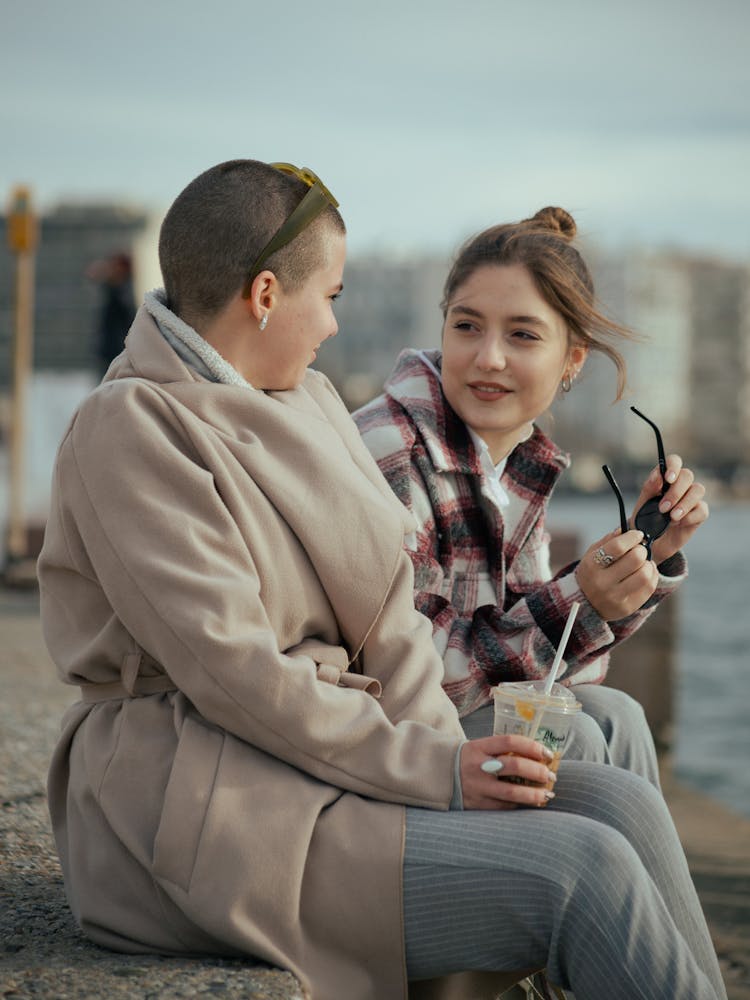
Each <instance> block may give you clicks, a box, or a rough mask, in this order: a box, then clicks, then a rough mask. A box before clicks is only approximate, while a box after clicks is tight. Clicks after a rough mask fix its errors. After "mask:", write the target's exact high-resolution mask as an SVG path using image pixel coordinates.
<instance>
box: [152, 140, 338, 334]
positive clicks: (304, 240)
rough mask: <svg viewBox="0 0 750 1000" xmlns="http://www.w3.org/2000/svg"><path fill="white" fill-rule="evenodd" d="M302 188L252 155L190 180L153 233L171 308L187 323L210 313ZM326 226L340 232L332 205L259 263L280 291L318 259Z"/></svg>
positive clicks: (232, 290)
mask: <svg viewBox="0 0 750 1000" xmlns="http://www.w3.org/2000/svg"><path fill="white" fill-rule="evenodd" d="M307 190H308V189H307V186H306V185H305V183H304V182H303V181H301V180H299V179H298V178H296V177H291V176H290V175H288V174H285V173H282V172H281V171H279V170H276V169H274V168H273V167H271V166H270V165H269V164H267V163H261V162H260V161H258V160H230V161H228V162H226V163H220V164H218V165H217V166H215V167H211V168H210V169H209V170H206V171H205V172H204V173H202V174H200V175H199V176H198V177H196V178H195V180H193V181H191V182H190V184H188V186H187V187H186V188H185V189H184V190H183V191H182V192H181V193H180V194H179V195H178V196H177V198H176V199H175V201H174V203H173V204H172V206H171V208H170V209H169V211H168V212H167V214H166V216H165V218H164V221H163V223H162V226H161V231H160V233H159V264H160V266H161V272H162V277H163V279H164V287H165V290H166V293H167V304H168V306H169V308H170V309H171V310H172V312H174V313H176V314H177V315H178V316H180V317H181V318H182V319H183V320H185V322H186V323H189V324H190V325H191V326H197V325H200V324H202V323H204V322H205V321H207V320H210V319H212V318H213V317H214V316H216V314H217V313H218V312H220V310H221V309H222V308H223V307H224V306H225V305H226V304H227V302H228V301H229V300H230V299H231V298H232V296H233V295H235V294H236V293H237V292H238V291H239V290H240V288H241V287H242V285H243V283H244V282H245V280H246V278H247V276H248V274H249V272H250V269H251V267H252V266H253V263H254V262H255V260H256V259H257V257H258V255H259V254H260V252H261V250H263V248H264V247H265V246H266V244H267V243H268V241H269V240H270V239H271V237H272V236H273V235H274V233H275V232H276V231H277V230H278V229H279V227H280V226H281V225H282V224H283V222H284V221H285V219H287V218H288V217H289V215H291V213H292V211H293V210H294V208H295V207H296V206H297V205H298V204H299V202H300V201H301V200H302V198H303V197H304V195H305V193H306V191H307ZM331 230H333V231H335V232H340V233H344V232H346V227H345V226H344V221H343V219H342V218H341V215H340V214H339V212H338V211H337V210H336V209H335V208H334V206H333V205H329V206H327V207H326V208H325V210H324V211H323V212H322V213H321V214H320V215H319V216H318V218H317V219H315V220H314V221H313V222H312V223H311V224H310V225H309V226H308V227H307V228H306V229H304V230H303V231H302V232H301V233H300V234H299V235H298V236H296V237H295V238H294V239H293V240H292V242H291V243H288V244H287V245H286V246H284V247H282V248H281V249H280V250H277V251H276V253H274V254H272V255H271V256H270V257H269V258H268V260H267V261H266V262H265V264H264V268H267V269H268V270H269V271H273V273H274V274H275V275H276V277H277V279H278V280H279V282H280V284H281V286H282V288H283V289H284V290H285V291H294V290H295V289H296V288H298V287H299V286H300V285H301V284H302V283H303V282H304V281H305V280H306V279H307V277H308V276H309V275H310V274H311V273H312V272H313V271H314V270H316V269H317V268H318V267H321V266H322V265H323V263H324V259H325V253H326V235H327V233H328V232H330V231H331Z"/></svg>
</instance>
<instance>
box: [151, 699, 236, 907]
mask: <svg viewBox="0 0 750 1000" xmlns="http://www.w3.org/2000/svg"><path fill="white" fill-rule="evenodd" d="M223 747H224V734H223V733H222V732H221V731H220V730H218V729H214V728H213V727H211V726H208V725H207V724H206V723H204V722H202V721H201V720H200V719H196V718H194V717H191V716H187V717H186V718H185V720H184V722H183V725H182V730H181V732H180V737H179V740H178V743H177V750H176V751H175V755H174V760H173V762H172V770H171V772H170V775H169V780H168V782H167V787H166V791H165V793H164V806H163V809H162V813H161V818H160V820H159V827H158V829H157V831H156V839H155V841H154V859H153V872H154V876H155V877H156V878H157V879H166V880H167V881H169V882H172V883H174V884H175V885H177V886H179V887H180V888H181V889H183V890H184V891H185V892H187V891H189V889H190V880H191V878H192V874H193V869H194V867H195V861H196V857H197V855H198V848H199V845H200V840H201V836H202V834H203V827H204V824H205V821H206V816H207V814H208V810H209V806H210V803H211V798H212V795H213V791H214V785H215V782H216V774H217V771H218V768H219V761H220V759H221V754H222V750H223Z"/></svg>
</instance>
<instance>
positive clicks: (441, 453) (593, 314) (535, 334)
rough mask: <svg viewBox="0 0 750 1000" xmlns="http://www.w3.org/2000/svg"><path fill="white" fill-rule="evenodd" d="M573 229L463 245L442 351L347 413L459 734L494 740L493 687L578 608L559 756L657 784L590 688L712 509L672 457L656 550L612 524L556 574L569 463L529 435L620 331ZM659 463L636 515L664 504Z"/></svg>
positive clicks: (616, 708) (568, 222)
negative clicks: (552, 504) (377, 472)
mask: <svg viewBox="0 0 750 1000" xmlns="http://www.w3.org/2000/svg"><path fill="white" fill-rule="evenodd" d="M575 235H576V224H575V222H574V220H573V218H572V217H571V216H570V214H569V213H568V212H566V211H565V210H564V209H562V208H554V207H548V208H543V209H542V210H541V211H539V212H537V213H536V215H534V216H533V218H530V219H525V220H523V221H522V222H518V223H510V224H506V225H498V226H493V227H491V228H489V229H487V230H485V231H484V232H482V233H480V234H479V235H477V236H475V237H474V238H473V239H470V240H469V241H468V242H467V243H466V244H465V245H464V246H463V247H462V249H461V250H460V252H459V253H458V256H457V258H456V260H455V263H454V264H453V266H452V268H451V270H450V273H449V274H448V278H447V280H446V282H445V289H444V296H443V301H442V310H443V317H444V322H443V331H442V348H441V350H432V351H417V350H406V351H403V352H402V354H401V355H400V356H399V358H398V361H397V362H396V366H395V368H394V370H393V372H392V374H391V375H390V377H389V378H388V380H387V382H386V384H385V387H384V393H383V395H381V396H379V397H378V398H377V399H375V400H374V401H372V402H371V403H369V404H368V405H366V406H365V407H363V408H362V409H361V410H359V411H358V412H357V413H356V414H355V420H356V422H357V424H358V426H359V429H360V433H361V434H362V437H363V439H364V442H365V444H366V445H367V447H368V448H369V450H370V452H371V453H372V455H373V456H374V457H375V458H376V460H377V462H378V465H379V466H380V469H381V471H382V472H383V473H384V475H385V477H386V479H388V481H389V483H390V484H391V487H392V489H393V490H394V492H395V493H396V495H397V496H398V498H399V499H400V500H401V502H402V503H403V504H404V505H405V506H406V507H407V508H408V509H409V510H410V511H411V512H412V514H413V515H414V517H415V520H416V530H415V532H414V534H413V535H412V537H411V545H410V554H411V557H412V562H413V564H414V570H415V603H416V606H417V608H418V610H420V611H422V612H423V613H424V614H425V615H427V617H428V618H430V619H431V621H432V624H433V638H434V641H435V644H436V646H437V648H438V650H439V652H440V654H441V656H442V659H443V665H444V680H443V684H444V687H445V689H446V691H447V693H448V694H449V695H450V697H451V699H452V700H453V702H454V703H455V704H456V706H457V708H458V711H459V715H460V716H461V717H462V722H463V724H464V728H465V730H466V732H467V733H468V734H471V735H479V734H486V733H487V732H491V731H492V709H491V705H490V702H491V688H492V686H493V685H495V684H497V683H498V682H500V681H518V680H535V679H538V678H541V677H544V676H546V674H547V672H548V670H549V665H550V663H551V661H552V658H553V655H554V651H555V648H556V646H557V644H558V642H559V640H560V637H561V635H562V632H563V628H564V626H565V622H566V619H567V617H568V614H569V611H570V608H571V605H572V604H573V602H576V601H577V602H579V604H580V610H579V612H578V615H577V618H576V621H575V624H574V626H573V631H572V634H571V636H570V640H569V642H568V645H567V649H566V653H565V658H564V670H563V671H562V672H561V675H560V676H559V678H558V680H560V681H561V682H562V683H563V684H564V685H569V686H574V691H575V695H576V697H577V698H578V700H579V701H580V702H581V703H582V705H583V709H584V712H583V714H582V715H581V718H580V720H579V721H578V722H577V724H576V731H575V736H574V741H573V744H572V746H571V747H570V749H569V750H568V751H567V756H568V757H569V758H575V757H580V758H585V759H588V760H597V761H604V762H609V763H614V764H616V765H618V766H620V767H625V768H627V769H629V770H634V771H636V772H638V773H640V774H642V775H643V776H645V777H647V778H648V779H649V780H650V781H651V782H652V783H654V784H657V785H658V771H657V762H656V754H655V751H654V746H653V740H652V738H651V735H650V733H649V731H648V727H647V725H646V722H645V718H644V715H643V711H642V709H641V707H640V706H639V705H638V704H637V703H636V702H635V701H634V700H633V699H631V698H630V697H629V696H627V695H625V694H624V693H622V692H619V691H615V690H613V689H610V688H606V687H603V686H601V683H600V682H601V681H603V680H604V678H605V676H606V673H607V667H608V661H609V651H610V650H611V648H612V647H613V646H614V645H615V644H618V643H620V642H622V641H623V640H625V639H627V637H628V636H630V635H632V634H633V632H634V631H635V630H636V629H638V628H639V627H640V626H641V625H642V624H643V622H644V621H645V620H646V619H647V618H648V617H649V615H650V614H651V613H652V612H653V611H654V609H655V607H656V606H657V604H658V603H659V602H660V601H661V600H663V599H664V598H665V597H666V596H667V595H668V594H670V593H671V592H672V591H673V590H675V588H676V587H677V586H679V584H680V583H681V582H682V580H683V579H684V578H685V575H686V572H687V570H686V563H685V559H684V556H683V555H682V552H681V549H682V546H683V545H684V544H685V542H687V540H688V539H689V538H690V536H691V535H692V534H693V533H694V532H695V530H696V529H697V528H698V527H699V525H700V524H701V523H702V522H703V521H704V520H705V519H706V517H707V516H708V508H707V506H706V504H705V503H704V502H703V494H704V489H703V487H702V486H701V485H700V484H698V483H696V482H694V477H693V474H692V472H690V470H689V469H686V468H684V467H683V465H682V461H681V459H680V458H679V456H677V455H670V456H669V457H668V459H667V469H666V475H665V479H666V482H667V483H669V489H668V490H667V492H666V493H665V495H664V497H663V498H662V500H661V502H660V509H661V510H664V511H667V510H668V511H669V516H670V519H671V523H670V525H669V528H668V530H667V531H666V532H665V533H664V534H663V535H662V537H661V538H659V539H658V540H657V541H656V542H654V543H653V547H652V558H651V559H649V558H648V554H647V551H646V548H645V547H644V546H643V545H642V544H640V543H641V540H642V538H643V535H642V532H640V531H637V530H628V531H626V532H625V533H624V534H623V533H621V532H620V530H619V529H617V530H615V531H612V532H610V533H609V534H607V535H605V536H604V537H603V538H599V539H596V540H595V541H594V542H593V543H592V544H591V545H590V546H589V547H588V548H587V550H586V551H585V553H584V554H583V556H582V557H581V559H580V560H578V561H577V562H575V563H572V564H570V565H568V566H565V567H564V568H563V569H561V570H560V571H559V572H558V573H557V574H555V575H554V576H553V575H552V572H551V569H550V556H549V535H548V533H547V529H546V526H545V515H546V512H547V505H548V501H549V498H550V495H551V493H552V490H553V489H554V486H555V484H556V482H557V480H558V478H559V476H560V475H561V473H562V472H563V471H564V470H565V469H566V468H567V467H568V465H569V458H568V456H567V455H566V454H564V453H563V452H562V451H561V450H560V449H559V448H558V447H557V446H556V445H555V444H554V443H553V442H552V441H551V440H550V439H549V438H548V437H547V436H546V435H545V434H544V433H543V432H542V431H541V430H540V429H539V428H538V427H537V426H536V424H535V421H536V420H537V418H539V417H540V416H541V415H542V414H543V413H544V412H545V411H546V410H547V409H548V408H549V407H550V405H551V404H552V403H553V402H554V401H555V399H556V397H558V396H559V395H560V394H561V393H565V392H568V391H570V389H571V387H572V386H573V385H574V383H575V380H576V379H577V377H578V376H579V374H580V372H581V369H582V368H583V366H584V364H585V362H586V359H587V357H588V355H589V353H590V352H592V351H599V352H601V353H603V354H605V355H606V356H607V357H608V358H610V359H611V361H612V362H613V363H614V365H615V367H616V369H617V378H618V385H617V398H618V399H619V398H620V397H621V396H622V393H623V390H624V385H625V362H624V359H623V357H622V355H621V354H620V352H619V351H618V349H617V346H616V344H617V342H618V341H619V340H622V339H623V338H625V337H628V336H630V334H629V332H628V331H627V330H625V329H624V328H623V327H621V326H619V325H617V324H616V323H614V322H612V321H611V320H609V319H608V318H607V317H606V316H605V315H603V313H602V312H601V311H600V309H599V307H598V305H597V302H596V299H595V295H594V284H593V281H592V278H591V274H590V271H589V269H588V267H587V265H586V262H585V261H584V259H583V257H582V256H581V254H580V252H579V251H578V249H577V248H576V247H575V245H574V242H573V240H574V237H575ZM661 489H662V478H661V475H660V473H659V470H658V469H655V470H654V471H653V472H652V473H651V474H650V475H649V477H648V479H647V480H646V482H645V483H644V484H643V488H642V491H641V495H640V497H639V499H638V502H637V504H636V507H635V509H636V510H637V509H639V508H640V506H641V505H642V504H643V503H644V501H645V500H646V499H647V498H648V497H653V496H655V495H658V494H659V493H660V491H661Z"/></svg>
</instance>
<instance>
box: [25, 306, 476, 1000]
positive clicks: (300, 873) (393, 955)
mask: <svg viewBox="0 0 750 1000" xmlns="http://www.w3.org/2000/svg"><path fill="white" fill-rule="evenodd" d="M408 518H409V515H408V514H406V512H405V511H404V509H403V508H402V506H401V504H400V503H399V502H398V501H397V500H396V499H395V497H394V496H393V495H392V493H391V491H390V488H389V487H388V486H387V484H386V482H385V480H384V479H383V478H382V476H381V474H380V472H379V471H378V469H377V466H376V465H375V463H374V461H373V460H372V458H371V457H370V455H369V453H368V452H367V450H366V449H365V447H364V446H363V445H362V444H361V443H360V439H359V434H358V432H357V429H356V427H355V426H354V424H353V423H352V421H351V420H350V418H349V415H348V413H347V412H346V410H345V408H344V406H343V404H342V403H341V401H340V400H339V398H338V397H337V395H336V394H335V392H334V390H333V389H332V388H331V386H330V384H329V383H328V382H327V380H326V379H325V378H324V377H323V376H322V375H320V374H318V373H315V372H312V371H311V372H309V373H308V375H307V377H306V379H305V381H304V383H303V385H301V386H300V387H299V388H297V389H295V390H293V391H287V392H278V393H275V392H268V393H264V392H256V391H253V390H250V389H247V388H242V387H236V386H230V385H225V384H215V383H212V382H209V381H207V380H205V379H203V378H202V377H200V376H199V375H197V374H196V373H195V372H193V371H192V369H190V368H189V367H188V366H186V365H185V364H184V363H183V362H182V361H181V360H180V359H179V357H178V356H177V354H176V353H175V352H174V351H173V350H172V348H171V347H170V346H169V345H168V344H167V342H166V341H165V340H164V339H163V338H162V336H161V334H160V333H159V331H158V329H157V327H156V326H155V324H154V322H153V320H152V319H151V317H150V316H149V315H148V313H147V312H146V311H145V310H144V309H142V310H141V311H140V312H139V314H138V316H137V318H136V321H135V323H134V326H133V328H132V330H131V332H130V334H129V336H128V339H127V342H126V348H125V352H124V355H123V356H122V358H121V359H120V360H119V361H118V362H117V363H116V366H115V368H114V369H112V370H111V371H110V375H109V378H108V380H107V381H106V382H105V383H104V384H103V385H102V386H100V387H99V388H98V389H97V390H96V391H95V392H94V393H93V394H92V395H91V396H90V397H89V398H88V399H87V400H86V401H85V402H84V403H83V404H82V406H81V407H80V409H79V410H78V412H77V414H76V415H75V416H74V418H73V420H72V423H71V425H70V427H69V428H68V430H67V432H66V434H65V437H64V440H63V442H62V445H61V447H60V451H59V455H58V459H57V463H56V468H55V474H54V484H53V495H52V505H51V511H50V516H49V521H48V526H47V532H46V537H45V542H44V548H43V551H42V554H41V557H40V561H39V581H40V590H41V601H42V619H43V628H44V634H45V638H46V642H47V644H48V647H49V650H50V652H51V654H52V657H53V659H54V661H55V663H56V665H57V669H58V671H59V674H60V677H61V679H62V680H63V681H65V682H66V683H69V684H74V685H80V686H81V688H82V700H81V701H80V702H77V703H76V704H75V705H74V706H73V707H72V708H71V710H70V711H69V713H68V714H67V716H66V718H65V720H64V726H63V733H62V738H61V740H60V742H59V745H58V747H57V750H56V753H55V756H54V760H53V762H52V765H51V770H50V775H49V802H50V811H51V816H52V821H53V826H54V832H55V837H56V841H57V845H58V850H59V853H60V858H61V863H62V867H63V871H64V875H65V883H66V888H67V892H68V896H69V900H70V905H71V907H72V910H73V912H74V914H75V916H76V918H77V920H78V921H79V923H80V925H81V926H82V928H83V929H84V931H85V932H86V933H87V934H88V935H89V936H90V937H91V938H93V939H94V940H95V941H97V942H99V943H100V944H103V945H105V946H109V947H112V948H115V949H118V950H124V951H134V952H136V951H157V952H161V953H209V954H224V955H240V956H241V955H248V954H249V955H253V956H258V957H260V958H263V959H265V960H267V961H269V962H271V963H274V964H278V965H280V966H282V967H285V968H288V969H291V970H292V971H293V972H294V973H296V975H297V976H298V977H299V979H300V980H301V982H302V984H303V986H304V988H305V989H306V991H308V993H309V995H310V996H311V997H313V998H315V1000H337V998H342V1000H392V998H400V997H405V996H406V995H407V983H406V971H405V961H404V945H403V927H402V900H401V872H402V860H403V831H404V809H403V804H410V805H413V806H421V807H425V808H427V809H440V810H444V809H447V808H448V806H449V803H450V801H451V796H452V793H453V774H454V759H455V755H456V751H457V748H458V746H459V744H460V743H461V741H462V738H463V737H462V731H461V728H460V725H459V722H458V718H457V715H456V712H455V709H454V707H453V705H452V704H451V702H450V701H449V699H448V698H447V696H446V695H445V694H444V692H443V690H442V688H441V685H440V679H441V675H442V664H441V662H440V659H439V657H438V655H437V653H436V652H435V651H434V648H433V645H432V638H431V626H430V624H429V622H428V621H427V620H426V619H425V618H423V617H422V616H421V615H419V614H417V612H415V611H414V608H413V598H412V584H413V579H412V568H411V562H410V560H409V558H408V556H407V555H406V554H405V553H404V552H403V548H402V542H403V535H404V531H405V530H407V529H408V528H409V527H410V524H409V521H408Z"/></svg>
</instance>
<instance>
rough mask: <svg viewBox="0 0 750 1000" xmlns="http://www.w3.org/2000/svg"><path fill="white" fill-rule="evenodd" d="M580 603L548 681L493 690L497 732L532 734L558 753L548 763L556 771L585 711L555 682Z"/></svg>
mask: <svg viewBox="0 0 750 1000" xmlns="http://www.w3.org/2000/svg"><path fill="white" fill-rule="evenodd" d="M579 606H580V605H579V604H578V603H574V604H573V605H572V607H571V609H570V614H569V615H568V620H567V622H566V624H565V630H564V632H563V635H562V639H561V640H560V645H559V646H558V648H557V652H556V654H555V658H554V660H553V662H552V666H551V668H550V671H549V674H548V675H547V678H546V680H538V681H508V682H506V683H504V684H498V685H496V686H495V687H494V688H493V689H492V695H493V698H494V702H495V723H494V733H495V734H501V735H515V734H518V735H520V736H528V737H530V738H531V739H535V740H537V741H538V742H539V743H542V744H543V745H544V746H545V747H547V748H548V749H549V750H551V751H552V753H553V754H554V757H553V758H552V760H551V761H549V762H548V763H547V767H548V768H549V770H550V771H553V772H556V771H557V769H558V767H559V765H560V759H561V758H562V756H563V754H564V753H565V750H566V748H567V746H568V742H569V739H570V731H571V725H572V722H573V719H574V718H576V716H577V715H578V713H579V712H580V711H581V704H580V702H579V701H577V700H576V698H575V696H574V695H573V694H572V693H571V692H570V691H569V690H568V688H566V687H563V686H562V684H556V683H555V677H556V676H557V672H558V670H559V667H560V662H561V660H562V657H563V653H564V652H565V647H566V645H567V642H568V638H569V636H570V631H571V629H572V628H573V622H574V620H575V616H576V614H577V613H578V608H579ZM486 765H487V766H485V765H482V767H483V769H484V770H486V771H489V772H490V773H494V768H492V766H491V765H492V762H486ZM497 776H498V778H500V780H504V781H515V782H518V783H520V784H526V785H533V786H534V787H535V788H548V789H551V788H552V782H549V783H548V784H541V783H538V782H532V781H528V780H527V779H525V778H519V777H511V776H507V777H506V776H504V775H502V774H499V773H498V775H497Z"/></svg>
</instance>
